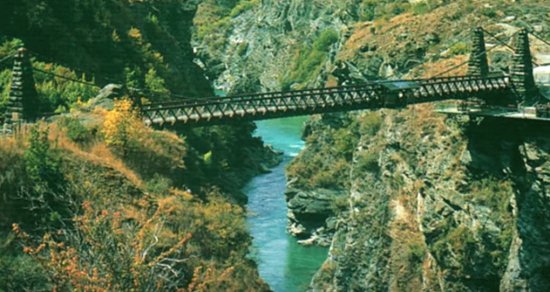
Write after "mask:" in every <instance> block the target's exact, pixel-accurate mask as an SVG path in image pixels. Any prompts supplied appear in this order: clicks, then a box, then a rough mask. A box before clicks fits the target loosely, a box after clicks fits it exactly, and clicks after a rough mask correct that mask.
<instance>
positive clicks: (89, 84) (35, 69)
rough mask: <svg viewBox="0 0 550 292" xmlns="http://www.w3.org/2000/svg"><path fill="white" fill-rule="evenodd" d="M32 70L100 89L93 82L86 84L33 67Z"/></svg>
mask: <svg viewBox="0 0 550 292" xmlns="http://www.w3.org/2000/svg"><path fill="white" fill-rule="evenodd" d="M32 70H33V71H36V72H39V73H43V74H46V75H50V76H54V77H57V78H60V79H65V80H68V81H72V82H76V83H80V84H83V85H87V86H90V87H96V88H100V87H99V86H98V85H96V84H94V83H91V82H86V81H82V80H79V79H75V78H71V77H67V76H63V75H59V74H56V73H53V72H48V71H44V70H42V69H38V68H34V67H33V68H32Z"/></svg>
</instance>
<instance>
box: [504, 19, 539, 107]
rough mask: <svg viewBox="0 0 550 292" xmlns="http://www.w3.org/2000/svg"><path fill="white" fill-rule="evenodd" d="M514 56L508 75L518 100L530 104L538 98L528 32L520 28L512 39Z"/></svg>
mask: <svg viewBox="0 0 550 292" xmlns="http://www.w3.org/2000/svg"><path fill="white" fill-rule="evenodd" d="M514 48H515V52H514V56H513V58H512V67H511V69H510V77H511V81H512V84H513V86H514V90H515V91H516V94H517V95H518V98H519V100H518V102H522V103H524V104H525V105H532V104H533V103H535V102H536V101H537V99H538V95H539V94H538V89H537V87H536V86H535V78H534V75H533V63H532V61H531V58H532V56H531V50H530V46H529V32H528V31H527V30H526V29H522V30H521V31H519V32H518V34H517V36H516V39H515V40H514Z"/></svg>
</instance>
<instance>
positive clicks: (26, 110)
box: [5, 48, 38, 127]
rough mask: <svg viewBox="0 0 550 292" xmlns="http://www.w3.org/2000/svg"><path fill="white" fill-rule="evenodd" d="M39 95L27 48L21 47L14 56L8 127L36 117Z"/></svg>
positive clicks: (7, 115)
mask: <svg viewBox="0 0 550 292" xmlns="http://www.w3.org/2000/svg"><path fill="white" fill-rule="evenodd" d="M37 110H38V95H37V93H36V88H35V86H34V77H33V69H32V65H31V62H30V59H29V56H28V54H27V50H26V49H24V48H20V49H19V50H18V51H17V53H16V54H15V56H14V62H13V70H12V79H11V88H10V96H9V99H8V106H7V110H6V113H5V125H6V126H7V127H9V126H11V125H14V124H20V123H22V122H23V121H26V120H32V119H34V118H35V117H36V115H37Z"/></svg>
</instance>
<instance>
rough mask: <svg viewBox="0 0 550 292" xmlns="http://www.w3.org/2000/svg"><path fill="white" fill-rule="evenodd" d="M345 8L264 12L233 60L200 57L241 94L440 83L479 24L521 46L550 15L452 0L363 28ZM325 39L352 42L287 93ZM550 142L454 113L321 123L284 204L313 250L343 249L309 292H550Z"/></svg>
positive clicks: (267, 7)
mask: <svg viewBox="0 0 550 292" xmlns="http://www.w3.org/2000/svg"><path fill="white" fill-rule="evenodd" d="M334 2H335V1H332V2H330V3H328V2H326V1H325V2H323V3H322V4H320V2H318V1H310V2H306V1H303V0H292V1H269V0H266V1H262V2H261V5H259V6H257V7H256V8H254V9H253V10H251V11H247V12H244V13H243V14H241V15H239V16H238V17H236V18H235V19H233V20H232V26H231V31H230V32H229V33H228V35H229V42H228V44H227V46H225V47H224V50H219V51H216V50H211V49H209V48H205V47H201V44H200V42H199V43H197V44H196V46H197V47H198V48H199V51H200V52H202V61H203V62H204V63H205V64H206V67H210V68H218V69H214V71H213V75H215V76H216V77H219V78H218V79H217V84H218V85H219V86H220V87H223V88H227V89H228V91H240V90H256V91H262V90H274V89H281V88H287V87H285V85H288V88H296V87H299V86H309V87H312V86H319V85H335V83H336V81H337V78H340V79H341V80H339V81H343V80H344V79H345V80H347V81H348V82H356V81H358V80H362V79H365V78H381V77H382V78H393V77H398V78H399V77H419V76H433V75H436V74H438V73H441V72H443V71H444V70H446V69H447V68H449V67H452V66H453V65H457V64H460V63H462V62H464V61H466V60H467V57H468V56H467V54H468V49H467V48H468V45H469V43H468V41H465V39H466V38H467V34H468V30H467V29H466V28H473V27H475V26H477V25H482V26H484V27H486V28H488V29H489V30H491V31H493V32H494V33H498V34H499V38H501V39H505V41H508V40H509V39H510V38H511V35H512V34H513V33H514V32H515V31H516V30H517V28H518V27H519V26H520V25H522V23H529V24H531V25H537V26H538V25H541V24H540V19H543V18H544V17H546V16H545V15H547V13H550V10H549V9H548V8H547V7H543V6H541V5H540V3H536V1H526V2H529V3H530V4H526V5H523V4H524V3H523V2H522V4H521V5H520V4H518V5H509V3H507V2H505V1H481V2H482V3H481V2H480V3H472V2H467V1H455V2H453V3H448V2H447V1H442V2H441V3H440V4H439V5H438V7H439V8H437V9H432V10H430V11H429V12H425V13H423V12H418V11H417V12H414V13H404V14H401V15H398V16H396V17H394V18H391V17H387V18H385V19H381V20H380V19H378V20H376V21H374V22H356V21H357V20H358V17H357V15H359V14H360V12H361V10H364V8H365V7H364V6H363V4H364V3H363V1H337V2H338V3H334ZM359 2H361V3H359ZM382 3H385V2H384V1H380V3H379V4H377V5H380V6H382V5H385V4H382ZM531 4H532V5H533V6H529V5H531ZM388 5H390V6H391V5H393V4H388ZM391 7H393V8H395V6H391ZM530 7H531V8H530ZM533 7H535V8H533ZM377 9H378V8H377ZM473 11H479V12H480V13H477V12H476V13H474V12H473ZM510 15H517V16H516V17H513V18H510V17H509V16H510ZM325 29H334V30H336V31H337V32H338V34H339V40H338V41H337V42H335V43H334V44H332V45H331V47H330V49H329V50H328V51H326V54H325V55H324V57H322V58H320V59H322V60H321V61H320V63H319V64H316V66H312V67H311V68H309V69H310V70H311V71H313V73H314V74H312V75H311V76H308V78H306V80H305V81H304V80H299V82H295V83H293V84H290V85H289V84H284V83H285V81H288V80H286V79H287V77H288V76H289V71H297V70H300V69H301V68H303V67H305V66H306V65H308V64H310V63H307V62H305V63H301V62H302V59H303V58H302V56H304V54H306V55H307V54H309V50H310V49H311V47H313V44H314V43H315V40H316V38H317V36H318V35H319V34H320V32H321V31H324V30H325ZM540 29H541V30H542V31H545V32H547V31H548V30H549V28H548V26H547V25H546V24H542V26H541V27H540ZM457 44H458V45H457ZM487 44H488V45H489V46H492V45H494V40H487ZM239 47H240V48H243V49H241V50H239V49H238V48H239ZM465 48H466V49H465ZM535 50H537V51H540V49H538V48H535ZM304 52H305V53H304ZM510 58H511V55H510V54H509V52H506V50H505V49H499V48H497V49H495V50H493V51H492V52H491V53H490V54H489V59H490V64H491V66H492V68H494V69H495V70H499V69H502V68H506V67H507V64H508V61H509V60H510ZM466 69H467V68H464V67H461V68H460V69H457V70H454V71H451V72H449V74H450V75H452V74H461V73H465V72H466ZM549 130H550V129H549V128H548V126H545V125H538V124H530V123H527V124H525V123H521V122H517V121H506V120H492V119H485V120H477V119H469V118H467V117H445V116H442V115H439V114H435V113H434V107H433V106H431V105H425V106H414V107H410V108H409V109H406V110H402V111H390V110H383V111H379V112H378V113H369V112H362V113H354V114H350V115H325V116H323V117H322V118H319V117H314V118H313V121H311V122H310V123H309V125H308V126H307V127H306V129H305V132H304V138H305V140H306V145H307V147H306V149H305V150H304V151H303V152H302V153H301V154H300V156H298V157H297V158H296V160H295V161H294V162H293V163H292V165H291V166H290V167H289V169H288V174H289V190H288V192H287V194H286V196H287V201H288V205H289V230H290V232H291V233H293V234H295V235H296V236H297V237H298V238H300V239H305V240H304V241H303V242H304V243H318V244H323V243H324V242H325V239H327V238H332V239H331V242H330V252H329V257H328V259H327V261H326V262H325V263H324V264H323V266H322V268H321V269H320V270H319V271H318V273H317V274H316V275H315V277H314V279H313V281H312V283H311V289H312V290H314V291H384V290H393V291H419V290H424V291H449V290H451V291H494V290H499V289H501V290H503V291H516V290H520V291H521V290H532V291H546V290H549V289H550V284H549V282H548V281H549V280H547V279H546V277H545V275H550V268H549V267H550V264H549V255H550V248H549V242H550V238H549V236H550V232H549V231H550V230H549V228H550V227H549V222H550V212H549V211H550V195H549V191H548V182H549V181H550V179H549V177H548V173H550V171H549V169H550V165H549V161H548V159H549V158H550V156H549V150H550V149H549V147H550V145H549V138H548V134H547V133H548V131H549Z"/></svg>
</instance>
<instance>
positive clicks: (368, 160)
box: [357, 150, 380, 173]
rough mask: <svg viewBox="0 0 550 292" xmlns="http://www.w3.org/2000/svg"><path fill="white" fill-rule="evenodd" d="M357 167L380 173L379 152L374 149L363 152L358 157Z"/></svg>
mask: <svg viewBox="0 0 550 292" xmlns="http://www.w3.org/2000/svg"><path fill="white" fill-rule="evenodd" d="M357 168H358V169H359V170H362V171H368V172H372V173H378V172H379V171H380V166H379V165H378V153H376V152H375V151H372V150H371V151H364V152H361V153H360V154H359V155H358V157H357Z"/></svg>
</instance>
